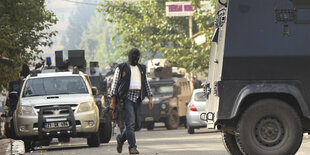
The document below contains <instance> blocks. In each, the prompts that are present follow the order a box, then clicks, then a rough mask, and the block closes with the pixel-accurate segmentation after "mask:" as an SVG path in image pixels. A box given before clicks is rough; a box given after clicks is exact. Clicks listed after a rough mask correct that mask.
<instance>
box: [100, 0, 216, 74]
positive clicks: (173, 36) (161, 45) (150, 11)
mask: <svg viewBox="0 0 310 155" xmlns="http://www.w3.org/2000/svg"><path fill="white" fill-rule="evenodd" d="M167 1H168V0H151V1H142V2H126V1H105V2H104V3H102V4H101V6H100V7H99V9H98V10H99V12H102V13H103V14H104V15H105V17H106V20H107V21H109V22H112V23H114V25H116V31H117V33H116V36H120V37H121V40H122V42H121V43H120V44H119V46H118V48H120V49H122V50H123V51H128V50H129V49H130V48H132V47H137V48H139V49H140V50H141V51H142V52H146V53H147V56H148V57H149V58H151V57H154V56H155V55H156V54H158V53H162V54H163V57H165V58H167V59H168V60H170V62H172V63H173V64H174V65H176V66H178V67H184V68H186V69H187V71H190V72H199V71H204V70H206V69H207V66H208V59H209V52H208V51H209V50H210V45H208V44H207V46H197V45H195V44H194V43H193V41H192V40H191V39H190V38H189V24H188V23H189V22H188V17H167V16H166V11H165V7H166V6H165V3H166V2H167ZM170 1H171V0H169V2H170ZM195 4H196V7H197V9H198V8H199V5H198V2H197V3H195ZM199 16H202V11H201V12H200V14H197V15H196V17H195V18H194V19H195V20H194V22H193V26H194V27H193V33H197V32H198V31H202V32H203V33H205V34H206V35H207V36H208V37H209V35H210V33H211V29H210V26H212V24H211V23H212V22H213V18H212V15H209V14H207V15H206V17H199ZM203 20H207V21H204V22H207V23H203V22H202V21H203ZM196 23H198V25H197V24H196ZM208 23H209V24H208Z"/></svg>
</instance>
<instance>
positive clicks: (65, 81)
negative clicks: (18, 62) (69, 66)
mask: <svg viewBox="0 0 310 155" xmlns="http://www.w3.org/2000/svg"><path fill="white" fill-rule="evenodd" d="M87 93H88V90H87V87H86V85H85V82H84V81H83V79H82V77H77V76H72V77H71V76H68V77H49V78H35V79H29V80H28V81H27V83H26V85H25V88H24V91H23V97H31V96H43V95H59V94H87Z"/></svg>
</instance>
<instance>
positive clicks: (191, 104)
mask: <svg viewBox="0 0 310 155" xmlns="http://www.w3.org/2000/svg"><path fill="white" fill-rule="evenodd" d="M188 109H189V110H190V111H197V108H196V107H195V105H194V104H193V103H192V102H190V103H189V104H188Z"/></svg>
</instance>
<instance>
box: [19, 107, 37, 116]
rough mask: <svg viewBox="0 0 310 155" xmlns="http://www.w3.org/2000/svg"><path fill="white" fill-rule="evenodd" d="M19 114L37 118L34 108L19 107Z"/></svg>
mask: <svg viewBox="0 0 310 155" xmlns="http://www.w3.org/2000/svg"><path fill="white" fill-rule="evenodd" d="M18 113H19V114H20V115H24V116H35V115H36V112H35V111H34V109H33V107H32V106H19V107H18Z"/></svg>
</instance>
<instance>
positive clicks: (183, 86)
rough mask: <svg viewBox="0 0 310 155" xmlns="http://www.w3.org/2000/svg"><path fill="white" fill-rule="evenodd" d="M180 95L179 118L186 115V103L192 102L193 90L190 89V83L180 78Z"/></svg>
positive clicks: (178, 84) (178, 100)
mask: <svg viewBox="0 0 310 155" xmlns="http://www.w3.org/2000/svg"><path fill="white" fill-rule="evenodd" d="M176 84H177V86H178V87H179V88H178V89H179V90H178V95H177V106H178V114H179V116H185V115H186V102H189V101H190V98H191V94H192V90H191V88H190V83H189V81H188V80H187V79H185V78H179V79H178V81H177V83H176Z"/></svg>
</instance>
